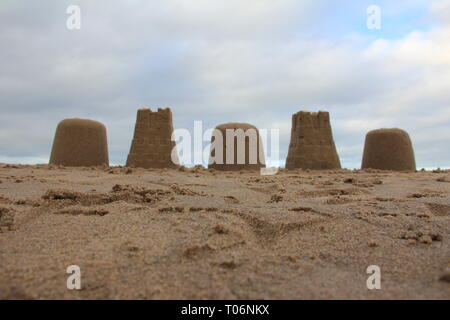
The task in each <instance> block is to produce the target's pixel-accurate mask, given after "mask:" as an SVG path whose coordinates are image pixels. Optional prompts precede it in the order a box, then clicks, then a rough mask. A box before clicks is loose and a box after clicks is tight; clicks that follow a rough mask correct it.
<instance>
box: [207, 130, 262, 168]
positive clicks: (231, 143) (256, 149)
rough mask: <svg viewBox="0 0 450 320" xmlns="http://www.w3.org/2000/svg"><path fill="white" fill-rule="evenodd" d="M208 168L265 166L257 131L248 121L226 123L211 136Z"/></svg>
mask: <svg viewBox="0 0 450 320" xmlns="http://www.w3.org/2000/svg"><path fill="white" fill-rule="evenodd" d="M208 167H209V168H213V169H216V170H223V171H236V170H259V169H260V168H263V167H265V160H264V150H263V146H262V141H261V138H260V135H259V131H258V129H257V128H256V127H255V126H252V125H250V124H248V123H226V124H222V125H219V126H217V127H216V128H215V130H214V133H213V135H212V138H211V152H210V159H209V166H208Z"/></svg>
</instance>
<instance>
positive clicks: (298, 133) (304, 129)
mask: <svg viewBox="0 0 450 320" xmlns="http://www.w3.org/2000/svg"><path fill="white" fill-rule="evenodd" d="M297 168H302V169H316V170H320V169H340V168H341V163H340V161H339V156H338V154H337V151H336V146H335V144H334V140H333V133H332V131H331V125H330V115H329V113H328V112H324V111H319V112H317V113H315V112H313V113H311V112H307V111H300V112H298V113H296V114H294V115H293V116H292V129H291V143H290V144H289V152H288V156H287V159H286V169H297Z"/></svg>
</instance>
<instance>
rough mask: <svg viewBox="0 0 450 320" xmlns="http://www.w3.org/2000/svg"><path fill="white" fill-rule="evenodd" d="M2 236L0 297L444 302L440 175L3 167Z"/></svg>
mask: <svg viewBox="0 0 450 320" xmlns="http://www.w3.org/2000/svg"><path fill="white" fill-rule="evenodd" d="M0 230H1V231H0V299H450V269H449V268H450V240H449V239H450V172H448V171H436V172H415V173H394V172H383V171H376V170H364V171H348V170H335V171H302V170H293V171H286V170H281V171H280V172H279V174H277V175H275V176H260V175H259V174H258V173H252V172H219V171H214V170H207V169H204V168H199V167H197V168H194V169H183V170H173V169H170V170H159V169H158V170H144V169H135V168H125V167H111V168H106V167H105V168H64V167H53V166H50V167H49V166H47V165H39V166H25V165H5V164H0ZM69 265H78V266H80V268H81V283H82V290H79V291H77V290H68V289H67V287H66V280H67V277H68V276H69V274H67V273H66V268H67V267H68V266H69ZM370 265H378V266H379V267H380V268H381V285H382V288H381V290H368V289H367V287H366V280H367V278H368V276H369V275H368V274H366V269H367V267H368V266H370Z"/></svg>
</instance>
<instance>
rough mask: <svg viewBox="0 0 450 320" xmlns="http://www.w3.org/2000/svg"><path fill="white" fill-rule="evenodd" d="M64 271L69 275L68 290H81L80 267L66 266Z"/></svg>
mask: <svg viewBox="0 0 450 320" xmlns="http://www.w3.org/2000/svg"><path fill="white" fill-rule="evenodd" d="M66 273H69V274H70V276H69V277H68V278H67V283H66V285H67V289H69V290H81V269H80V267H79V266H77V265H71V266H68V267H67V269H66Z"/></svg>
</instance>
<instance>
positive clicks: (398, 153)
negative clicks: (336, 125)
mask: <svg viewBox="0 0 450 320" xmlns="http://www.w3.org/2000/svg"><path fill="white" fill-rule="evenodd" d="M361 168H362V169H368V168H372V169H381V170H395V171H412V170H416V161H415V158H414V150H413V146H412V143H411V139H410V138H409V135H408V133H407V132H406V131H403V130H401V129H378V130H373V131H370V132H369V133H368V134H367V135H366V143H365V146H364V155H363V160H362V165H361Z"/></svg>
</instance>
